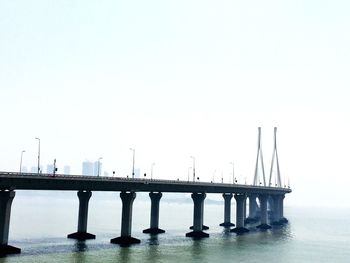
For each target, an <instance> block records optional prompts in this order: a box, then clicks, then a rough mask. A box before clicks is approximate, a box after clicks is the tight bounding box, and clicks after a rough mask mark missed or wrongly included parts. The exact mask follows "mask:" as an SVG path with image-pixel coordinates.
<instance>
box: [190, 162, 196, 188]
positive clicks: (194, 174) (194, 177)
mask: <svg viewBox="0 0 350 263" xmlns="http://www.w3.org/2000/svg"><path fill="white" fill-rule="evenodd" d="M190 157H191V158H192V159H193V182H194V181H195V180H196V166H195V165H196V159H195V158H194V157H193V156H190Z"/></svg>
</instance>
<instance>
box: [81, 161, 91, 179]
mask: <svg viewBox="0 0 350 263" xmlns="http://www.w3.org/2000/svg"><path fill="white" fill-rule="evenodd" d="M82 168H83V169H82V174H83V175H89V176H92V175H94V164H93V163H92V162H90V161H84V162H83V167H82Z"/></svg>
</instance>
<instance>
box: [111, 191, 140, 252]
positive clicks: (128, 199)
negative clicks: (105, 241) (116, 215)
mask: <svg viewBox="0 0 350 263" xmlns="http://www.w3.org/2000/svg"><path fill="white" fill-rule="evenodd" d="M120 198H121V199H122V203H123V208H122V225H121V235H120V237H116V238H113V239H111V243H114V244H119V245H121V246H128V245H131V244H137V243H140V242H141V241H140V240H139V239H137V238H133V237H131V223H132V205H133V203H134V200H135V198H136V193H134V192H130V193H127V192H121V193H120Z"/></svg>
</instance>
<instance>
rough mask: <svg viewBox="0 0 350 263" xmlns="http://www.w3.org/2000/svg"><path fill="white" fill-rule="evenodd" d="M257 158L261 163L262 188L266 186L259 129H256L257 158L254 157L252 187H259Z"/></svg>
mask: <svg viewBox="0 0 350 263" xmlns="http://www.w3.org/2000/svg"><path fill="white" fill-rule="evenodd" d="M259 157H260V162H261V169H262V175H263V183H264V186H266V180H265V168H264V160H263V154H262V149H261V127H258V153H257V156H256V164H255V175H254V181H253V185H260V182H259V179H260V178H259V175H258V172H259Z"/></svg>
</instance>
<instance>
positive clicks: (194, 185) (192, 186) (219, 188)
mask: <svg viewBox="0 0 350 263" xmlns="http://www.w3.org/2000/svg"><path fill="white" fill-rule="evenodd" d="M15 189H17V190H71V191H74V190H77V191H79V190H90V191H118V192H119V191H120V192H123V191H128V192H173V193H194V192H196V193H220V194H222V193H245V194H251V193H254V194H269V195H274V194H284V193H290V192H291V189H289V188H279V187H264V186H254V185H246V184H227V183H212V182H198V181H196V182H191V181H180V180H158V179H143V178H136V179H131V178H122V177H105V176H82V175H61V174H56V175H55V176H53V175H52V174H40V175H38V174H35V173H34V174H33V173H21V174H19V173H13V172H0V190H15Z"/></svg>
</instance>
